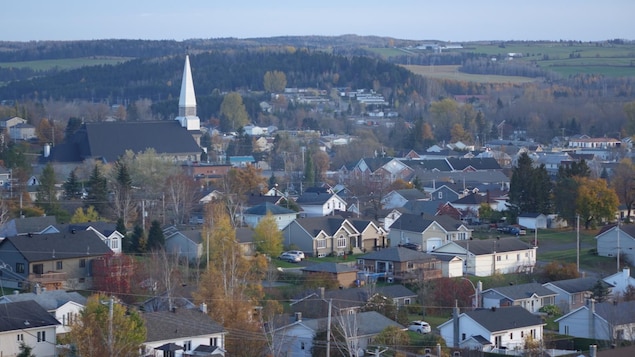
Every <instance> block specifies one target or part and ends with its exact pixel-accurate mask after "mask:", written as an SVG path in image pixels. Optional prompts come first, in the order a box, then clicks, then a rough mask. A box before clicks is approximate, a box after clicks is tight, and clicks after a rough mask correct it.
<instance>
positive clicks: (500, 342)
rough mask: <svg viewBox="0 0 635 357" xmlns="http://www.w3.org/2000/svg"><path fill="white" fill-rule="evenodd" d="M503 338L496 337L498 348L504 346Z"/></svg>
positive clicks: (495, 341)
mask: <svg viewBox="0 0 635 357" xmlns="http://www.w3.org/2000/svg"><path fill="white" fill-rule="evenodd" d="M502 342H503V341H502V338H501V336H496V337H494V345H495V346H496V347H501V346H502V345H503V343H502Z"/></svg>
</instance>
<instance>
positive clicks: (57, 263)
mask: <svg viewBox="0 0 635 357" xmlns="http://www.w3.org/2000/svg"><path fill="white" fill-rule="evenodd" d="M62 268H63V266H62V261H61V260H58V261H56V262H55V269H56V270H62Z"/></svg>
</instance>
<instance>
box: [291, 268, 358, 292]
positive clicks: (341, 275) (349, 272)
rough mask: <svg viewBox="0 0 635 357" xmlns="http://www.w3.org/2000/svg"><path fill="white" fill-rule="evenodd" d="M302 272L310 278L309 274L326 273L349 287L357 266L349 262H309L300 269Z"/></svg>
mask: <svg viewBox="0 0 635 357" xmlns="http://www.w3.org/2000/svg"><path fill="white" fill-rule="evenodd" d="M301 270H302V273H303V274H304V275H305V276H307V279H310V276H311V275H315V274H320V275H321V274H326V275H328V276H332V277H333V278H334V279H335V280H337V282H338V284H339V286H341V287H345V288H348V287H351V286H354V285H355V282H356V280H357V268H356V267H354V266H351V265H349V264H340V263H335V262H324V263H317V264H311V265H309V266H306V267H304V268H302V269H301Z"/></svg>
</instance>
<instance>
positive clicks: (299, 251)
mask: <svg viewBox="0 0 635 357" xmlns="http://www.w3.org/2000/svg"><path fill="white" fill-rule="evenodd" d="M285 253H288V254H291V255H296V256H298V257H300V260H304V252H303V251H301V250H288V251H286V252H285Z"/></svg>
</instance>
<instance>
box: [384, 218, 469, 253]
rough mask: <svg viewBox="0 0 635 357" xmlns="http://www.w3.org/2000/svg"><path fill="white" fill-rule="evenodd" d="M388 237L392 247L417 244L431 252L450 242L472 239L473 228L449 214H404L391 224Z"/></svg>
mask: <svg viewBox="0 0 635 357" xmlns="http://www.w3.org/2000/svg"><path fill="white" fill-rule="evenodd" d="M388 237H389V239H390V246H391V247H398V246H401V245H404V244H416V245H418V246H419V247H421V250H423V251H426V252H430V251H433V250H435V249H437V248H439V247H441V246H442V245H444V244H446V243H448V242H452V241H458V240H468V239H470V238H471V237H472V230H471V229H469V228H467V227H466V226H465V225H464V224H463V223H462V222H461V221H459V220H456V219H454V218H452V217H449V216H443V215H442V216H431V215H426V214H423V215H416V214H402V215H401V216H400V217H399V218H398V219H397V220H396V221H395V222H394V223H393V224H392V225H391V226H390V233H389V235H388Z"/></svg>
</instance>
